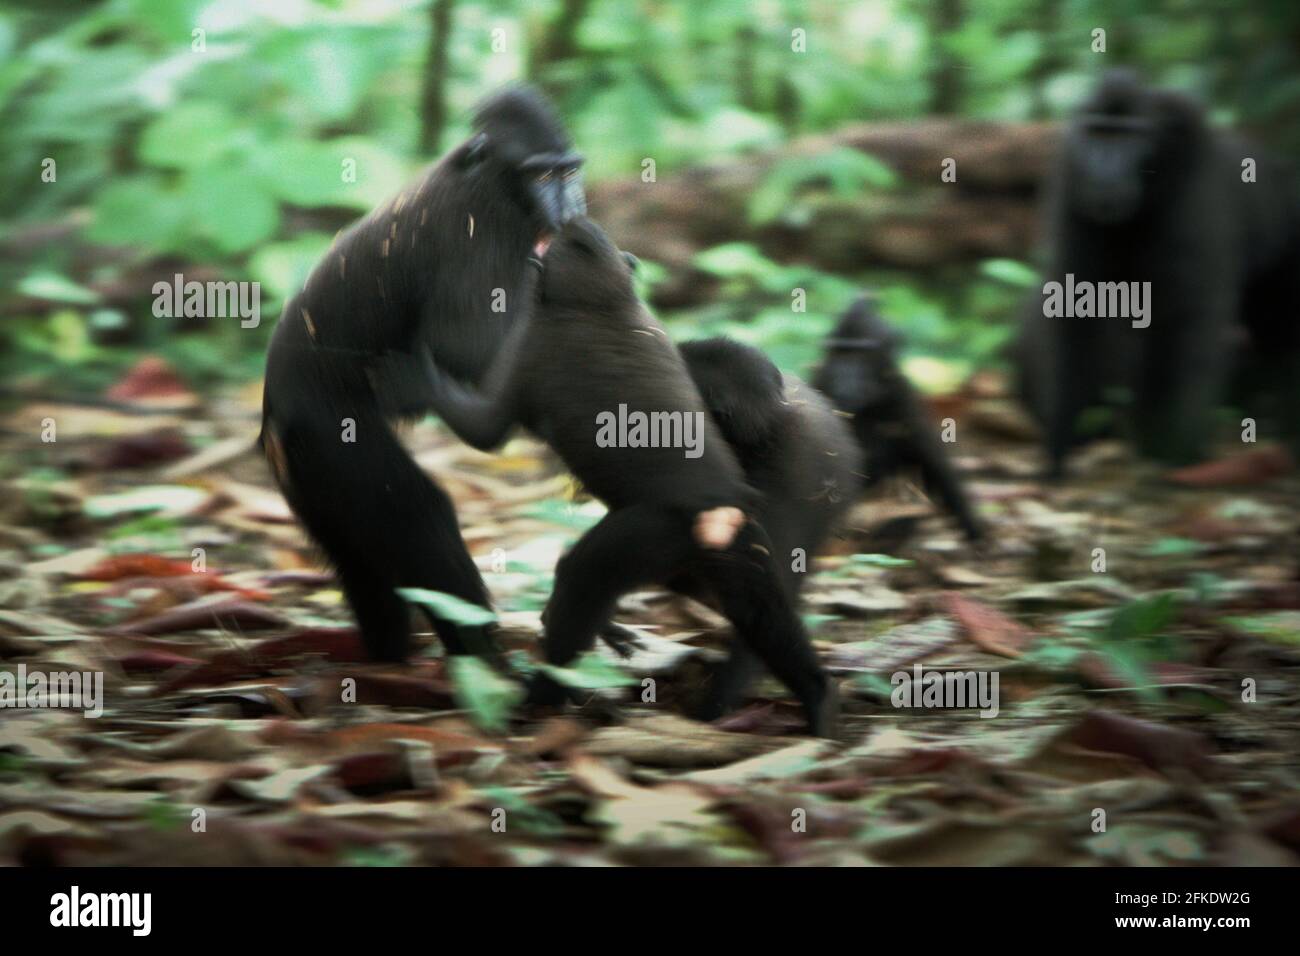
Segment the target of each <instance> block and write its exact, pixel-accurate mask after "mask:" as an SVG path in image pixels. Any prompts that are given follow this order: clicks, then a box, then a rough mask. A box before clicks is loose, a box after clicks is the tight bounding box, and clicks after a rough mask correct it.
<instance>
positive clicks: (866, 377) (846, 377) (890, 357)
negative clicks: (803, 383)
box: [813, 296, 984, 542]
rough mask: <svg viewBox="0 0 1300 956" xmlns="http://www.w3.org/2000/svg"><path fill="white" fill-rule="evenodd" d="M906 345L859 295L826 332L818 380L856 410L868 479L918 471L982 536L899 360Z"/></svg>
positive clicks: (970, 533) (965, 526)
mask: <svg viewBox="0 0 1300 956" xmlns="http://www.w3.org/2000/svg"><path fill="white" fill-rule="evenodd" d="M901 345H902V336H901V334H900V333H899V332H898V331H897V330H896V329H895V328H894V327H893V326H891V325H890V324H889V323H888V322H886V321H885V319H884V318H883V317H882V316H881V315H880V312H879V310H878V309H877V307H876V303H875V300H874V299H873V298H872V297H870V296H861V297H860V298H858V299H857V300H856V301H855V302H854V303H853V304H852V305H851V306H850V307H849V308H848V310H847V311H846V312H845V313H844V315H842V316H841V317H840V321H839V323H838V324H837V325H836V326H835V329H834V330H833V331H832V332H831V334H830V336H829V337H828V338H827V339H826V343H825V346H826V352H825V356H824V357H823V359H822V363H821V365H820V366H819V367H818V368H817V372H816V374H815V375H814V377H813V385H814V386H815V387H816V388H817V389H818V390H819V391H820V392H822V394H824V395H825V396H826V397H827V398H829V399H830V400H831V403H832V404H833V405H834V406H835V407H836V408H837V409H839V410H840V411H842V412H844V413H846V414H848V415H851V416H852V417H853V432H854V434H855V435H856V436H857V439H858V444H859V445H860V446H861V447H862V453H863V455H864V456H865V462H864V466H865V475H866V483H867V484H868V485H872V484H875V483H876V482H878V481H880V480H881V479H883V478H886V477H889V476H890V475H895V474H898V473H900V472H906V471H914V472H916V473H918V474H919V476H920V478H921V482H922V485H923V486H924V488H925V490H926V492H927V493H928V494H929V495H931V496H933V497H937V498H938V499H939V500H940V501H942V502H943V504H944V505H945V506H946V507H947V509H948V511H949V512H951V514H952V516H953V517H954V518H956V519H957V523H958V524H959V525H960V526H961V529H962V531H963V532H965V535H966V538H967V540H969V541H971V542H978V541H980V540H981V539H982V538H983V537H984V528H983V525H982V524H981V522H980V520H979V519H978V518H977V517H976V515H975V510H974V508H972V507H971V504H970V500H969V499H968V498H967V497H966V491H965V489H964V488H963V487H962V483H961V480H960V479H959V478H958V477H957V473H956V472H955V471H953V467H952V464H951V463H950V462H949V461H948V456H947V454H946V453H945V451H944V448H943V443H942V442H941V441H940V440H939V435H938V432H937V431H936V426H935V424H934V423H933V422H931V421H930V419H929V417H928V416H927V415H926V413H925V409H924V407H923V406H922V403H921V399H920V397H919V396H918V395H917V393H916V389H915V388H914V387H913V386H912V383H911V382H909V381H908V380H907V376H906V375H904V374H903V371H902V369H901V368H900V367H899V365H898V350H899V347H900V346H901Z"/></svg>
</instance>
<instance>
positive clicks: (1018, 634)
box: [942, 591, 1033, 657]
mask: <svg viewBox="0 0 1300 956" xmlns="http://www.w3.org/2000/svg"><path fill="white" fill-rule="evenodd" d="M942 599H943V604H944V607H945V608H946V609H947V611H948V613H949V614H950V615H951V616H952V618H953V619H954V620H955V621H956V622H957V624H958V625H960V627H961V629H962V633H963V634H965V635H966V637H968V638H969V639H970V640H971V642H972V643H974V644H976V645H977V646H979V647H980V648H982V649H983V650H986V651H988V652H989V653H990V654H1000V655H1002V656H1003V657H1019V656H1020V655H1021V653H1022V652H1023V651H1024V648H1025V645H1026V644H1028V643H1029V642H1030V641H1031V640H1032V639H1033V635H1032V634H1030V632H1029V631H1028V630H1027V629H1026V628H1025V627H1024V626H1022V625H1021V624H1020V623H1018V622H1017V621H1015V620H1012V619H1011V618H1009V617H1007V615H1005V614H1003V613H1002V612H1001V611H997V610H994V609H993V608H991V607H989V606H988V605H987V604H981V603H980V602H979V601H976V600H973V599H972V598H968V597H966V596H965V595H963V594H958V593H957V592H956V591H945V592H944V593H943V595H942Z"/></svg>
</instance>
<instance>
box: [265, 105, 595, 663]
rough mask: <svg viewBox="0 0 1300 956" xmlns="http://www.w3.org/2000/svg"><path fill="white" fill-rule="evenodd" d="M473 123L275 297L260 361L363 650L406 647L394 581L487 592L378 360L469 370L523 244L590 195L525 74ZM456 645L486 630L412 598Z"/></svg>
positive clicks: (506, 313) (517, 288) (478, 364)
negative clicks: (417, 456)
mask: <svg viewBox="0 0 1300 956" xmlns="http://www.w3.org/2000/svg"><path fill="white" fill-rule="evenodd" d="M474 125H475V133H474V135H473V136H472V137H471V138H470V139H469V140H468V141H467V142H465V143H462V144H461V145H460V146H458V147H456V148H455V149H454V150H452V151H451V153H450V154H448V155H447V156H446V157H445V158H444V159H443V160H442V161H441V162H440V163H438V164H437V165H435V166H434V167H433V168H432V169H431V170H429V172H427V173H426V174H425V175H424V177H423V178H422V179H421V180H420V181H419V182H417V183H415V184H414V185H413V186H411V187H410V188H408V189H407V190H406V191H405V192H402V193H401V194H399V195H398V196H397V197H396V198H395V199H394V200H393V201H392V202H390V203H388V204H387V205H385V206H382V207H381V208H379V209H376V210H375V211H373V212H372V213H370V214H369V215H368V216H366V217H365V218H364V219H362V220H361V221H360V222H358V223H357V224H356V225H354V226H352V227H351V228H350V229H348V230H347V231H346V232H344V233H343V234H342V235H340V236H339V238H338V240H337V241H336V242H335V243H334V245H333V247H332V248H331V249H330V251H329V253H327V254H326V256H325V258H324V259H323V260H322V261H321V262H320V264H319V265H317V266H316V268H315V270H314V271H313V272H312V274H311V276H310V277H309V278H308V280H307V284H306V286H305V288H304V289H303V290H302V291H301V292H300V293H298V295H296V296H294V297H293V299H291V300H290V301H289V303H288V304H287V305H286V306H285V307H284V312H283V314H282V315H281V316H280V321H279V324H278V325H277V326H276V329H275V333H274V335H273V337H272V339H271V347H270V351H269V353H268V355H267V360H266V386H265V395H264V400H263V413H262V435H261V444H262V448H263V450H264V452H265V454H266V457H267V459H268V461H269V462H270V464H271V470H272V471H273V472H274V474H275V478H276V481H277V482H278V483H279V485H280V488H281V490H282V491H283V492H284V495H285V498H286V499H287V500H288V502H289V504H290V506H291V507H292V508H293V510H294V512H295V513H296V514H297V516H298V518H299V519H300V520H301V521H302V523H303V526H304V527H305V528H306V529H307V531H308V533H309V534H310V535H311V537H312V538H313V539H314V540H315V542H316V543H317V544H318V545H319V546H320V547H321V549H322V550H323V551H324V552H325V555H326V557H327V558H328V559H329V560H330V562H331V563H332V564H333V565H334V567H335V569H336V570H337V572H338V575H339V578H340V580H341V582H342V586H343V593H344V594H345V595H346V597H347V600H348V604H349V605H350V606H351V608H352V611H353V613H354V614H355V615H356V618H357V623H358V625H359V626H360V629H361V637H362V640H363V641H364V643H365V647H366V649H367V651H368V652H369V654H370V656H371V657H372V658H374V659H376V660H385V661H398V660H403V659H405V657H406V656H407V653H408V650H409V646H410V614H409V610H408V605H407V604H406V602H405V601H404V600H403V599H402V598H401V597H400V596H399V595H398V593H397V589H398V588H402V587H409V588H424V589H428V590H434V591H442V592H445V593H449V594H452V595H454V596H455V597H458V598H461V599H462V600H465V601H469V602H472V603H475V604H479V605H482V606H484V607H486V606H487V605H488V594H487V590H486V589H485V588H484V586H483V580H482V578H481V577H480V576H479V573H478V568H476V567H475V565H474V561H473V559H472V558H471V557H470V555H469V552H468V550H466V548H465V542H464V540H463V539H462V538H461V534H460V528H459V526H458V524H457V522H456V513H455V510H454V509H453V507H452V504H451V501H450V499H449V498H448V497H447V495H446V493H445V492H443V490H442V489H441V488H439V487H438V486H437V485H436V484H434V483H433V482H432V481H430V480H429V478H428V476H427V475H425V474H424V472H422V471H421V470H420V469H419V467H417V466H416V464H415V462H414V461H413V460H412V458H411V456H410V454H409V453H407V451H406V449H405V448H404V447H403V446H402V443H401V442H400V441H399V440H398V438H397V436H396V435H395V434H394V432H393V431H392V428H391V426H390V421H391V420H392V419H393V418H394V417H397V416H398V415H400V414H402V412H403V409H402V408H401V407H400V406H401V401H400V397H399V396H398V395H397V394H396V393H395V391H394V389H395V383H391V382H389V381H387V380H385V378H384V376H383V374H381V373H377V369H380V368H383V367H387V366H388V365H391V364H392V363H393V362H394V360H395V357H400V356H413V355H416V354H426V353H427V350H428V349H429V348H432V349H433V350H434V351H436V353H437V356H438V358H437V361H438V363H439V364H440V365H441V366H442V367H443V368H444V369H446V370H447V371H448V372H449V373H450V374H453V375H456V376H459V377H461V378H464V379H466V380H468V381H471V382H476V381H478V380H479V378H480V377H481V376H482V374H483V372H484V371H485V370H486V369H487V367H488V364H489V363H490V362H491V360H492V357H493V355H494V354H495V353H496V351H497V349H498V347H499V346H500V344H501V342H502V341H503V340H504V339H505V337H506V335H507V334H508V332H509V331H510V329H511V327H512V326H513V325H514V324H515V323H516V322H517V320H518V313H519V306H520V301H521V294H522V293H521V290H522V289H523V286H524V279H525V272H526V270H527V269H528V260H529V257H530V256H533V255H537V254H540V253H541V252H542V251H543V250H544V249H545V246H546V243H547V242H549V241H550V238H551V237H552V236H553V235H554V234H555V233H556V232H557V231H558V230H559V229H561V228H562V227H563V226H564V224H565V223H566V222H568V221H569V219H571V218H572V217H573V216H576V215H578V214H580V213H582V212H584V211H585V209H586V204H585V201H584V198H583V191H582V181H581V178H580V176H579V174H578V168H579V166H580V164H581V162H582V158H581V157H580V156H578V155H577V154H575V153H574V152H573V150H572V147H571V144H570V142H569V137H568V135H567V134H566V133H565V131H564V127H563V125H562V124H561V123H560V121H559V119H558V118H557V117H556V116H555V114H554V112H553V111H552V109H551V107H550V105H549V104H547V103H546V102H545V100H543V99H542V98H541V97H540V96H539V95H538V94H536V93H534V92H532V91H530V90H528V89H510V90H506V91H505V92H502V93H499V94H497V95H496V96H493V97H491V98H490V99H488V100H487V101H486V102H485V103H483V104H482V106H480V107H479V109H478V111H477V114H476V116H475V122H474ZM421 610H423V611H424V612H425V613H426V614H427V615H428V616H429V618H430V620H431V622H432V624H433V627H434V628H435V630H436V631H437V632H438V635H439V637H440V638H441V640H442V642H443V644H444V646H445V647H446V649H447V651H448V652H449V653H452V654H460V653H466V652H482V651H484V650H487V649H489V646H490V644H491V641H490V635H488V634H487V633H485V632H484V630H483V629H482V628H478V627H465V626H463V625H460V624H457V623H456V622H454V621H451V620H444V619H442V618H440V617H439V616H438V615H436V614H434V613H432V612H430V611H429V610H427V609H425V608H421Z"/></svg>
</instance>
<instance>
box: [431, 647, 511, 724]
mask: <svg viewBox="0 0 1300 956" xmlns="http://www.w3.org/2000/svg"><path fill="white" fill-rule="evenodd" d="M447 668H448V672H449V674H450V675H451V681H452V687H453V689H454V692H455V695H456V700H457V702H458V703H459V704H460V705H461V707H463V708H465V709H466V710H468V711H469V713H470V716H471V717H472V718H473V719H474V722H475V723H476V724H478V725H479V726H480V727H482V728H483V729H484V730H490V731H500V730H504V729H505V728H506V726H507V724H508V722H509V720H510V712H511V711H512V710H513V709H514V708H515V707H516V706H517V705H518V704H519V702H520V701H521V700H523V694H524V691H523V688H522V687H521V686H520V685H519V684H516V683H515V682H514V681H512V680H509V679H508V678H505V677H502V676H501V675H500V674H498V673H497V672H496V671H494V670H493V669H492V666H491V665H490V664H488V663H487V662H486V661H484V660H482V659H481V658H479V657H476V656H474V655H473V654H454V655H452V656H450V657H448V658H447Z"/></svg>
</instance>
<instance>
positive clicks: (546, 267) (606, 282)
mask: <svg viewBox="0 0 1300 956" xmlns="http://www.w3.org/2000/svg"><path fill="white" fill-rule="evenodd" d="M541 267H542V274H541V278H540V279H539V281H538V287H539V289H540V293H539V301H541V303H542V304H543V305H549V306H560V307H570V308H578V309H583V310H588V311H592V310H599V311H609V310H611V309H618V308H622V307H624V306H626V305H627V304H628V303H629V302H635V300H636V291H635V289H634V288H633V286H632V273H633V272H634V271H635V269H636V257H635V256H632V255H630V254H628V253H625V252H622V251H620V250H619V248H618V247H617V246H616V245H614V243H613V242H611V241H610V238H609V236H607V235H605V232H604V230H602V229H601V228H600V226H598V225H596V224H595V223H594V222H592V221H591V220H590V219H588V218H586V217H585V216H580V217H578V218H576V219H570V220H569V221H568V223H566V224H565V226H564V228H562V229H561V230H560V231H559V232H558V233H556V235H555V238H554V239H553V240H552V241H551V242H550V244H549V248H548V249H547V251H546V255H545V256H544V257H543V258H542V266H541Z"/></svg>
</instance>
